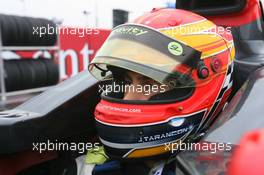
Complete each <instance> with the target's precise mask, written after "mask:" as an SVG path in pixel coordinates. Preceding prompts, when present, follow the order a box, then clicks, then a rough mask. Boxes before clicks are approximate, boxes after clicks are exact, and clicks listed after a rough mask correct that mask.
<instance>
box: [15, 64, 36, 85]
mask: <svg viewBox="0 0 264 175" xmlns="http://www.w3.org/2000/svg"><path fill="white" fill-rule="evenodd" d="M17 65H18V69H19V71H20V75H21V89H30V88H33V83H34V81H35V78H36V77H35V71H34V69H33V67H32V66H31V65H30V64H29V62H28V60H19V61H18V62H17Z"/></svg>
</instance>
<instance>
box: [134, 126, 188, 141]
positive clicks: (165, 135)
mask: <svg viewBox="0 0 264 175" xmlns="http://www.w3.org/2000/svg"><path fill="white" fill-rule="evenodd" d="M192 129H193V126H192V125H190V126H188V127H185V128H181V129H178V130H175V131H170V132H166V133H162V134H156V135H150V136H142V137H140V138H139V140H138V142H139V143H141V142H151V141H156V140H161V139H166V138H169V137H174V136H177V135H180V134H185V133H187V132H189V131H190V130H192Z"/></svg>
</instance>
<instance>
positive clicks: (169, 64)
mask: <svg viewBox="0 0 264 175" xmlns="http://www.w3.org/2000/svg"><path fill="white" fill-rule="evenodd" d="M200 57H201V52H199V51H197V50H195V49H193V48H191V47H189V46H187V45H185V44H184V43H181V42H179V41H177V40H175V39H173V38H170V37H168V36H167V35H164V34H162V33H160V32H158V31H156V30H154V29H151V28H149V27H146V26H141V25H131V24H125V25H121V26H118V27H116V28H114V29H113V31H112V32H111V34H110V36H109V37H108V38H107V40H106V41H105V43H104V44H103V46H102V47H101V48H100V50H99V51H98V52H97V54H96V56H95V58H94V59H93V61H92V62H91V64H90V65H89V71H90V72H91V74H92V75H94V76H95V77H96V78H97V79H99V80H109V79H111V78H112V73H111V71H109V66H115V67H119V68H123V69H126V70H130V71H134V72H137V73H140V74H142V75H144V76H147V77H150V78H151V79H153V80H155V81H157V82H159V83H162V84H165V83H166V82H167V81H168V79H170V80H171V79H176V80H178V83H177V84H175V85H176V86H177V87H190V86H195V84H194V82H193V80H192V78H188V76H186V75H188V74H190V73H191V72H192V70H193V69H196V68H197V64H198V62H199V61H200ZM205 81H206V80H205ZM196 86H197V84H196Z"/></svg>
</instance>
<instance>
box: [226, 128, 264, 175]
mask: <svg viewBox="0 0 264 175" xmlns="http://www.w3.org/2000/svg"><path fill="white" fill-rule="evenodd" d="M263 161H264V129H260V130H255V131H251V132H248V133H247V134H245V135H244V136H243V137H242V139H241V141H240V143H239V145H238V146H237V148H236V149H235V151H234V154H233V155H232V157H231V161H230V165H229V168H228V173H227V174H228V175H248V174H255V175H261V174H264V167H263Z"/></svg>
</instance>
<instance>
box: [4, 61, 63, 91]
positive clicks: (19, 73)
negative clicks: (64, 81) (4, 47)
mask: <svg viewBox="0 0 264 175" xmlns="http://www.w3.org/2000/svg"><path fill="white" fill-rule="evenodd" d="M4 65H5V74H4V75H5V84H6V90H7V91H16V90H22V89H31V88H37V87H44V86H51V85H55V84H57V82H58V81H59V70H58V65H57V64H56V63H54V61H53V60H50V59H45V58H40V59H37V60H34V59H22V60H8V61H4Z"/></svg>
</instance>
